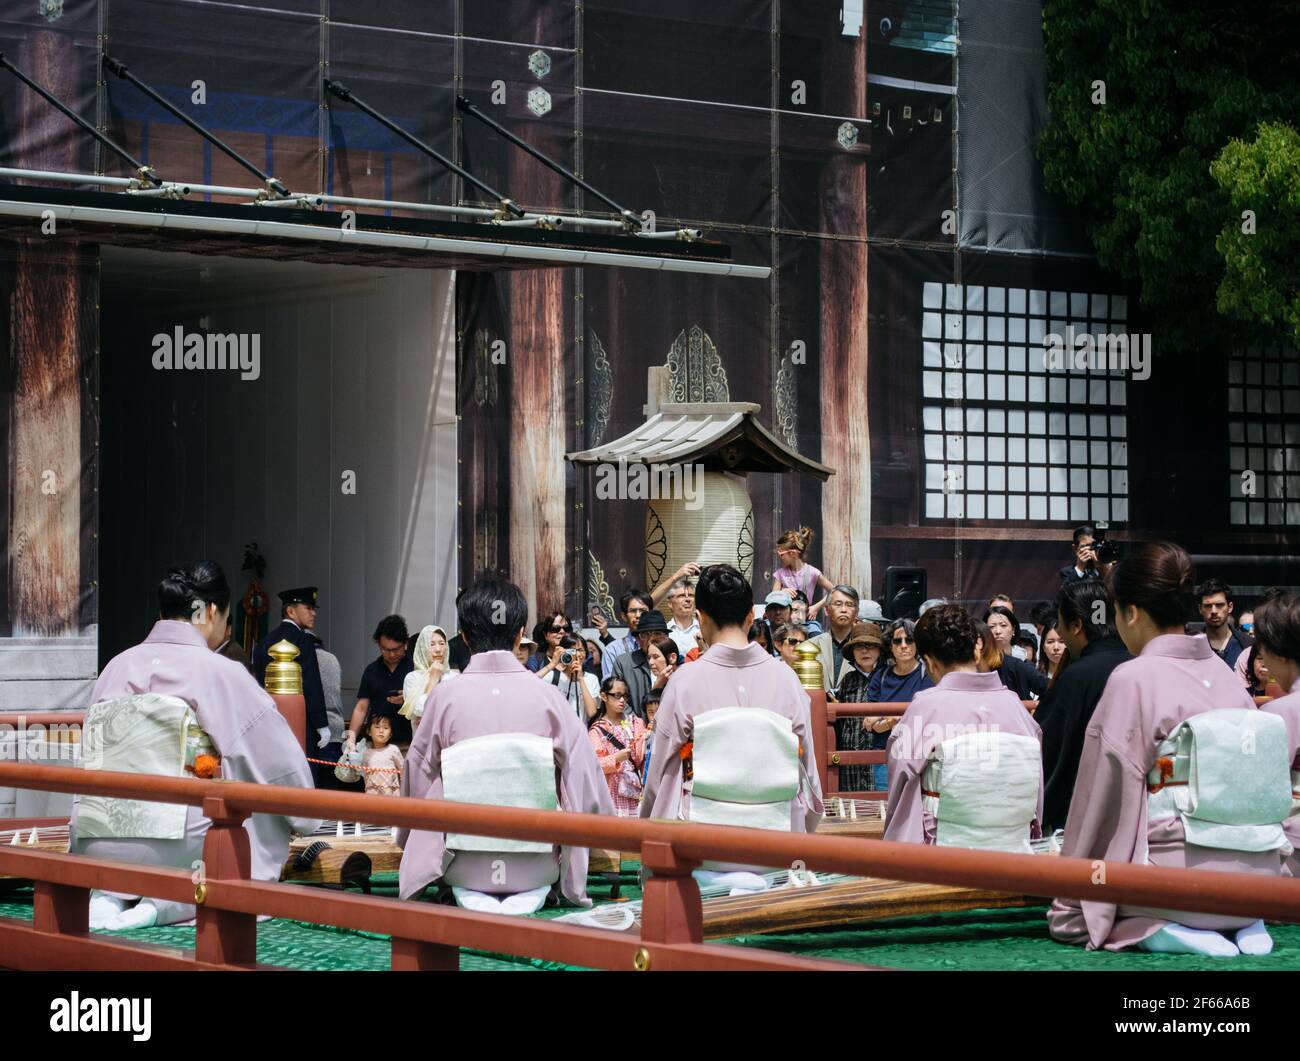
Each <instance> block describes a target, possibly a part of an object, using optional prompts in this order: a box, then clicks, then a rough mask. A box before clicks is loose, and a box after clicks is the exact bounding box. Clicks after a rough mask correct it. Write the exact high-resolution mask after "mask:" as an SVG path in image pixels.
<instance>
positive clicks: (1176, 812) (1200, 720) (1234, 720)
mask: <svg viewBox="0 0 1300 1061" xmlns="http://www.w3.org/2000/svg"><path fill="white" fill-rule="evenodd" d="M1291 786H1292V778H1291V764H1290V762H1289V761H1288V759H1287V734H1286V723H1285V722H1283V721H1282V719H1281V717H1280V716H1278V715H1274V714H1271V713H1269V712H1267V711H1259V710H1254V709H1250V708H1222V709H1220V710H1217V711H1206V712H1204V713H1203V714H1199V715H1193V716H1192V717H1191V718H1189V719H1187V720H1186V721H1184V722H1182V723H1180V724H1179V725H1178V726H1177V727H1176V728H1175V729H1174V731H1173V732H1172V733H1170V734H1169V736H1168V737H1167V738H1165V740H1163V741H1161V743H1160V747H1159V748H1158V749H1157V750H1156V760H1155V763H1154V765H1153V766H1152V768H1151V771H1150V772H1149V773H1148V774H1147V818H1148V820H1149V821H1159V820H1160V819H1162V818H1179V819H1181V821H1182V823H1183V830H1184V834H1185V835H1186V837H1187V842H1188V843H1189V844H1196V845H1197V846H1199V847H1212V848H1217V849H1219V850H1223V851H1243V852H1261V851H1277V850H1281V849H1283V848H1286V849H1287V852H1288V853H1289V851H1290V847H1291V845H1290V844H1289V843H1288V841H1287V838H1286V834H1285V833H1283V831H1282V822H1283V821H1285V820H1286V818H1287V816H1288V815H1289V814H1290V813H1291V808H1292V796H1291V791H1292V788H1291Z"/></svg>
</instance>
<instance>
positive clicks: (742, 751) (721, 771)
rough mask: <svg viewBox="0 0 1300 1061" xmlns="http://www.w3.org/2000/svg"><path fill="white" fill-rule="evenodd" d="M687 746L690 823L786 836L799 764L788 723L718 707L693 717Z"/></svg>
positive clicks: (768, 714)
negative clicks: (774, 831) (690, 775)
mask: <svg viewBox="0 0 1300 1061" xmlns="http://www.w3.org/2000/svg"><path fill="white" fill-rule="evenodd" d="M692 741H693V748H692V751H691V763H692V770H693V776H694V780H693V782H692V784H691V798H690V812H689V818H690V820H691V821H693V822H699V823H701V824H704V825H743V826H748V827H749V828H751V829H779V830H781V831H783V832H789V831H790V814H791V804H792V803H793V801H794V798H795V796H796V795H797V794H798V792H799V784H800V763H799V738H798V737H796V736H795V734H794V730H793V727H792V724H791V722H790V720H789V719H788V718H785V717H783V716H781V715H778V714H776V713H775V712H773V711H768V710H766V709H764V708H758V707H721V708H717V709H715V710H713V711H706V712H705V713H704V714H701V715H697V716H696V717H695V733H694V736H693V738H692Z"/></svg>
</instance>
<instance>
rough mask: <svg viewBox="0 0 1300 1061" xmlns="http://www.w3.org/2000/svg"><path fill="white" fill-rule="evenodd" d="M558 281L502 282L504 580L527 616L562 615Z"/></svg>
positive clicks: (548, 277)
mask: <svg viewBox="0 0 1300 1061" xmlns="http://www.w3.org/2000/svg"><path fill="white" fill-rule="evenodd" d="M566 347H567V339H566V337H565V334H564V273H563V271H562V270H560V269H530V270H526V271H523V272H518V273H516V274H515V275H514V276H512V277H511V278H510V346H509V349H508V352H507V355H506V356H507V359H508V363H509V364H510V365H511V366H513V367H512V369H511V372H510V376H511V379H510V385H511V389H510V422H509V424H508V428H509V431H510V577H511V579H512V580H513V581H514V582H515V583H516V584H517V585H518V586H519V588H520V589H521V590H523V594H524V598H525V600H527V601H528V609H529V613H530V614H531V615H540V614H541V612H542V610H543V609H545V608H556V607H562V606H563V604H564V600H565V588H566V582H565V577H564V572H565V561H566V559H567V551H566V549H565V542H566V537H565V526H566V517H567V515H568V512H567V509H566V498H565V471H566V468H565V460H564V449H565V440H566V438H567V427H568V424H567V420H568V418H567V417H566V415H565V399H566V397H567V396H568V395H567V392H568V391H570V390H572V387H570V386H569V383H570V382H571V379H572V377H571V375H570V373H569V372H568V371H567V366H568V365H569V363H570V361H569V359H568V358H567V357H566V356H565V355H566Z"/></svg>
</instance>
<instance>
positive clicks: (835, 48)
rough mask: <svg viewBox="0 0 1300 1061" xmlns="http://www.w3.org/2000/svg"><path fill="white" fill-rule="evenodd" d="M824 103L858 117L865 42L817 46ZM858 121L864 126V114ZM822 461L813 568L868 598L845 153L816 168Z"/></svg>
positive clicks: (857, 172) (866, 457) (862, 232)
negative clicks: (827, 471) (817, 554)
mask: <svg viewBox="0 0 1300 1061" xmlns="http://www.w3.org/2000/svg"><path fill="white" fill-rule="evenodd" d="M822 71H823V77H824V79H825V80H824V82H823V83H824V85H825V95H826V109H827V111H828V112H829V113H831V114H845V115H852V116H858V115H862V116H865V115H866V106H867V45H866V36H865V34H864V35H862V36H858V37H828V38H826V40H825V41H824V43H823V47H822ZM860 128H861V129H862V131H863V133H864V134H865V132H866V129H867V126H866V122H865V118H864V121H863V122H862V124H861V126H860ZM821 230H822V231H823V232H830V233H834V234H837V235H844V236H854V237H858V239H854V240H848V239H844V240H834V239H826V240H822V241H821V300H822V301H821V358H820V364H821V428H822V445H821V460H822V462H823V463H824V464H829V465H831V467H833V468H835V469H836V472H837V474H835V475H833V476H831V478H830V480H829V481H828V482H827V483H826V484H825V485H824V486H823V487H822V536H821V554H822V560H821V567H822V569H823V570H824V571H825V572H826V574H827V576H828V577H830V578H831V579H832V580H833V581H837V582H838V581H847V582H849V583H851V584H853V585H856V586H857V587H858V588H859V589H861V590H863V591H864V592H865V593H866V595H867V596H873V595H874V594H873V589H874V586H873V583H872V574H871V432H870V429H869V426H868V421H867V361H868V358H867V245H866V243H865V242H863V241H862V240H864V239H865V237H866V234H867V167H866V165H865V159H864V158H863V157H862V156H861V155H851V154H849V153H847V152H845V153H843V154H841V155H838V156H836V157H835V158H833V159H832V160H831V161H830V162H829V163H827V165H826V166H825V168H824V169H823V170H822V179H821Z"/></svg>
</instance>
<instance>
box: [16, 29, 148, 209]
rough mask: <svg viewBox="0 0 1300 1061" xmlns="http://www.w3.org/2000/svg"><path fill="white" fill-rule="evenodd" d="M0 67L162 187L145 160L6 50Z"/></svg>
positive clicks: (143, 178)
mask: <svg viewBox="0 0 1300 1061" xmlns="http://www.w3.org/2000/svg"><path fill="white" fill-rule="evenodd" d="M0 67H3V68H4V69H6V70H8V71H9V72H10V73H11V74H13V75H14V77H16V78H18V80H19V81H21V82H22V83H23V84H24V85H26V86H27V87H28V88H30V89H31V90H32V91H33V92H35V93H36V94H37V95H38V96H40V97H41V98H42V99H44V100H45V102H46V103H48V104H50V106H52V107H54V108H55V109H56V110H58V111H59V112H61V113H62V114H63V115H64V117H66V118H69V119H70V120H72V121H73V122H75V123H76V124H77V125H78V126H80V127H81V129H82V130H83V131H84V132H87V133H89V134H90V135H91V136H93V137H94V138H95V139H96V140H98V141H99V142H100V143H101V144H103V145H104V146H105V147H106V148H108V149H109V150H110V151H112V152H113V153H114V154H115V155H117V156H118V157H119V158H123V159H125V160H126V161H127V162H128V163H129V164H130V166H131V168H132V169H133V170H135V171H136V173H137V174H139V176H140V179H141V180H144V181H148V182H149V183H150V184H152V185H153V186H154V187H159V188H160V187H162V179H161V178H160V177H159V176H158V174H156V173H155V172H154V171H153V170H152V169H151V168H150V167H149V166H146V165H145V164H144V163H143V162H141V161H139V159H137V158H135V157H134V156H133V155H131V154H130V153H129V152H128V151H127V150H126V149H125V148H123V147H120V146H119V145H118V144H117V143H116V142H115V141H113V140H112V139H110V138H109V137H107V136H105V135H104V134H103V133H101V132H100V131H99V130H98V129H96V128H95V127H94V126H93V125H91V124H90V122H88V121H86V119H85V118H83V117H82V116H81V115H80V114H77V113H76V112H75V111H74V110H72V109H71V108H70V107H68V106H67V105H66V104H64V102H63V101H62V100H61V99H59V97H58V96H56V95H54V93H53V92H50V91H48V90H47V89H45V88H42V87H41V86H40V85H38V84H37V83H36V82H35V81H33V80H32V79H31V78H30V77H28V76H27V75H26V74H24V73H23V72H22V71H21V70H19V69H18V67H16V66H14V64H13V63H11V62H10V61H9V60H8V59H7V58H5V54H4V52H0Z"/></svg>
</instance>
